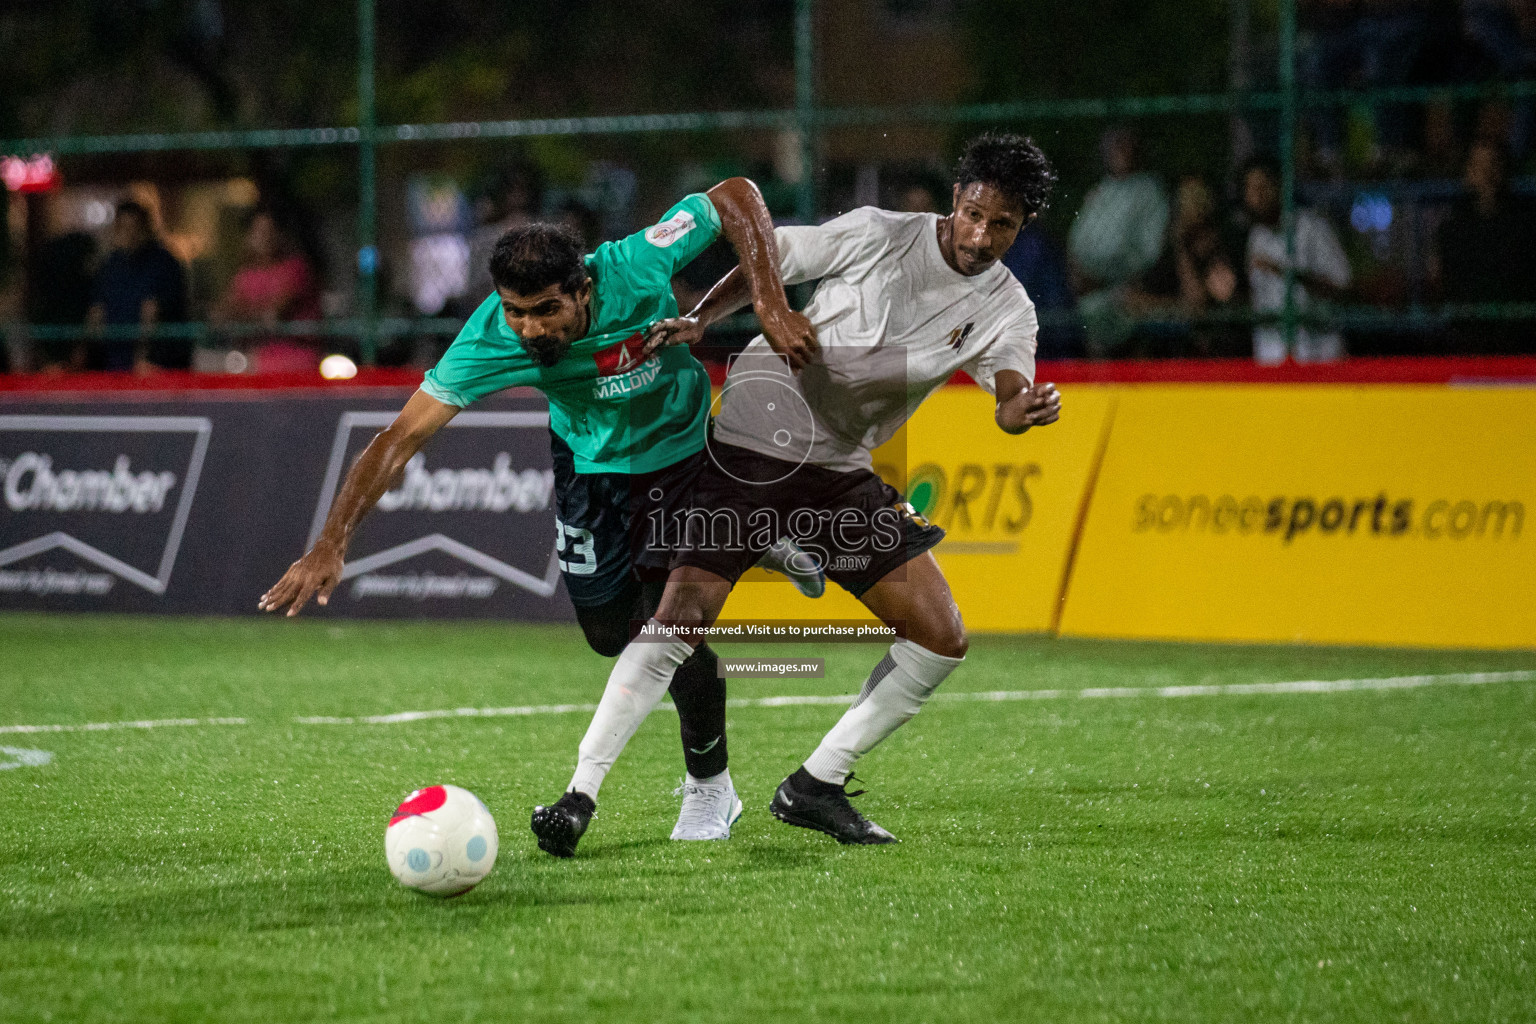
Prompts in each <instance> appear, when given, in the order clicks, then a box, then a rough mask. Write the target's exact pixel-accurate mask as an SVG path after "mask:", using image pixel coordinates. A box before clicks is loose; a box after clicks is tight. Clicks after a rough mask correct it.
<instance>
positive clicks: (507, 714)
mask: <svg viewBox="0 0 1536 1024" xmlns="http://www.w3.org/2000/svg"><path fill="white" fill-rule="evenodd" d="M1531 682H1536V669H1525V670H1520V671H1514V672H1454V673H1448V674H1443V675H1422V676H1384V677H1382V678H1377V679H1298V680H1292V681H1289V682H1281V683H1226V684H1213V685H1206V686H1146V687H1138V686H1096V687H1088V688H1086V689H1080V690H1063V689H1054V690H987V691H981V692H977V693H952V692H951V693H943V692H941V693H937V694H935V695H934V698H933V699H934V700H936V701H947V702H953V701H966V702H976V701H982V702H999V703H1004V702H1013V701H1029V700H1063V699H1071V698H1079V699H1084V700H1099V699H1106V698H1119V697H1161V698H1170V697H1241V696H1253V695H1268V694H1290V693H1348V692H1352V691H1359V690H1413V689H1419V688H1421V687H1425V686H1486V685H1488V684H1490V683H1531ZM854 696H855V695H854V694H805V695H790V696H783V697H752V698H744V697H738V698H732V699H731V700H728V701H726V702H725V703H726V707H730V708H783V707H795V706H798V705H802V704H811V705H818V704H820V705H834V706H835V705H841V704H849V703H852V701H853V698H854ZM658 706H659V707H661V708H664V709H666V710H669V711H672V710H676V709H675V708H673V706H672V704H670V703H663V704H660V705H658ZM596 710H597V705H596V704H525V705H521V706H514V707H505V708H443V709H437V710H432V711H397V712H395V713H394V714H389V715H348V716H329V715H314V716H300V717H297V718H295V719H294V720H293V721H294V723H295V724H298V725H398V724H400V723H402V722H421V721H427V720H430V719H436V718H514V717H524V716H528V715H569V714H577V713H583V712H585V713H590V712H593V711H596ZM246 724H248V723H247V721H246V719H244V718H162V719H156V720H152V721H142V722H88V723H85V724H82V725H0V733H39V732H101V731H105V730H109V729H159V728H166V727H172V726H196V725H246Z"/></svg>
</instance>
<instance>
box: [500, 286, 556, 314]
mask: <svg viewBox="0 0 1536 1024" xmlns="http://www.w3.org/2000/svg"><path fill="white" fill-rule="evenodd" d="M496 294H497V295H499V296H500V297H501V301H502V304H503V305H510V306H516V307H517V308H518V309H532V308H533V307H534V306H538V305H541V304H543V303H545V302H550V301H555V302H558V301H560V299H561V298H563V297H565V292H564V291H562V290H561V288H560V286H559V285H558V284H552V285H550V286H549V287H547V288H544V289H542V290H540V291H536V292H532V293H530V294H527V295H524V294H522V293H521V292H514V291H512V290H511V289H510V288H503V287H501V286H500V285H498V286H497V288H496Z"/></svg>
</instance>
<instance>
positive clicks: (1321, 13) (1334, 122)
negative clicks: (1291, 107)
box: [1268, 0, 1359, 178]
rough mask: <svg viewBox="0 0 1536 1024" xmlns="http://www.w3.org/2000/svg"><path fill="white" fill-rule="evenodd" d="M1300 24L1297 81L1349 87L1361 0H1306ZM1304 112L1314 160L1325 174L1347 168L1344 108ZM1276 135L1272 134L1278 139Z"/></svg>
mask: <svg viewBox="0 0 1536 1024" xmlns="http://www.w3.org/2000/svg"><path fill="white" fill-rule="evenodd" d="M1296 14H1297V21H1298V26H1297V27H1298V28H1299V30H1300V38H1299V40H1298V48H1297V54H1296V79H1297V84H1298V85H1300V86H1301V88H1303V89H1307V90H1309V91H1323V90H1334V89H1343V88H1345V87H1346V86H1348V85H1349V83H1350V81H1351V79H1352V77H1353V71H1354V63H1355V60H1356V58H1357V56H1358V51H1357V49H1356V46H1355V27H1356V22H1357V21H1358V19H1359V4H1358V2H1357V0H1300V2H1299V4H1298V5H1297V12H1296ZM1302 118H1303V120H1304V123H1305V124H1306V126H1307V129H1308V131H1309V132H1310V133H1311V135H1312V147H1313V160H1314V162H1315V163H1316V165H1317V170H1318V171H1319V172H1320V173H1322V174H1323V175H1324V176H1325V177H1331V178H1336V177H1339V176H1341V175H1342V174H1343V172H1344V110H1343V108H1341V107H1335V106H1327V107H1310V108H1308V109H1307V110H1305V111H1303V112H1302ZM1273 142H1274V140H1273V137H1271V139H1270V140H1269V143H1268V144H1270V145H1273Z"/></svg>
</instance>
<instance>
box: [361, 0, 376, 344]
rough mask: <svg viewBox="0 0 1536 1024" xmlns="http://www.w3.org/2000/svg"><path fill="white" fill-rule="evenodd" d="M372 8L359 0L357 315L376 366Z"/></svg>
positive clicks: (370, 1)
mask: <svg viewBox="0 0 1536 1024" xmlns="http://www.w3.org/2000/svg"><path fill="white" fill-rule="evenodd" d="M373 5H374V0H357V36H358V56H357V116H358V128H359V133H358V140H357V273H358V277H357V314H358V317H359V318H360V319H361V320H362V333H361V336H360V337H359V339H358V346H359V348H360V349H361V355H362V358H363V362H364V364H366V365H369V366H371V365H373V363H374V359H375V356H376V354H377V344H376V342H377V339H378V269H379V246H378V237H377V236H378V199H379V197H378V183H377V169H376V165H375V156H376V154H375V152H374V147H375V145H376V140H375V135H376V134H377V129H378V112H377V110H376V109H375V107H374V98H373V60H374V58H373V34H374V30H373Z"/></svg>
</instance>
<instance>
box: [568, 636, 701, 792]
mask: <svg viewBox="0 0 1536 1024" xmlns="http://www.w3.org/2000/svg"><path fill="white" fill-rule="evenodd" d="M647 626H649V627H650V634H649V635H651V636H657V637H667V636H670V634H669V633H668V632H667V629H666V627H665V626H663V625H661V623H659V622H657V621H656V620H655V619H652V620H650V622H648V623H647ZM692 653H693V648H692V647H689V646H688V645H687V644H686V643H684V642H683V641H681V640H676V639H667V640H661V639H657V640H644V641H632V642H631V643H630V645H629V646H628V647H626V648H624V653H623V654H621V655H619V660H618V663H617V664H615V665H614V666H613V671H612V672H611V673H609V675H608V687H607V689H605V690H604V691H603V699H602V700H600V701H598V704H597V711H596V712H594V713H593V715H592V724H591V725H589V726H587V734H586V735H585V736H583V737H582V738H581V753H580V759H579V760H578V761H577V762H576V774H575V775H573V776H572V777H571V785H570V788H571V789H574V790H576V791H577V792H578V793H585V794H586V795H587V796H589V797H591V798H592V799H593V800H596V799H597V791H598V789H600V788H601V787H602V785H603V778H604V776H606V775H607V774H608V769H610V768H612V767H613V762H614V761H616V760H618V757H619V754H620V753H621V752H622V751H623V750H624V744H626V743H628V742H629V738H630V737H631V736H633V735H634V734H635V730H636V729H638V728H640V723H641V722H643V721H645V716H646V715H648V714H650V713H651V710H652V709H653V708H655V707H656V705H657V704H659V703H661V697H662V694H664V693H666V692H667V686H668V685H670V684H671V682H672V673H674V672H676V671H677V667H678V666H679V665H681V664H682V663H683V662H684V661H686V660H688V656H689V655H690V654H692Z"/></svg>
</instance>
